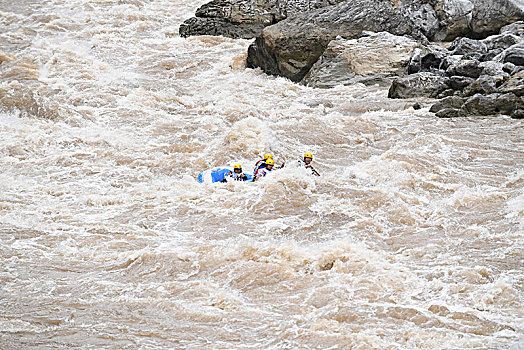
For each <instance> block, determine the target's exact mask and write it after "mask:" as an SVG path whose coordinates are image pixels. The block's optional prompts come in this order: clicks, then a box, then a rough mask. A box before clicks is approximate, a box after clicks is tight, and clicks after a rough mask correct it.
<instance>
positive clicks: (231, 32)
mask: <svg viewBox="0 0 524 350" xmlns="http://www.w3.org/2000/svg"><path fill="white" fill-rule="evenodd" d="M264 27H265V25H264V24H263V23H235V24H234V25H233V24H232V23H231V22H229V21H227V20H225V19H222V18H201V17H193V18H190V19H188V20H186V21H185V22H184V23H183V24H182V25H181V26H180V36H182V37H188V36H191V35H204V34H205V35H217V36H218V35H223V36H227V37H229V38H235V39H238V38H244V39H251V38H255V37H257V36H258V35H260V33H262V29H264Z"/></svg>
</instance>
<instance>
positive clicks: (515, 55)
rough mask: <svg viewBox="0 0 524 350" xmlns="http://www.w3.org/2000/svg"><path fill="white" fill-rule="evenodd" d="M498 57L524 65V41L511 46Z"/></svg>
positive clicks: (503, 60) (504, 60)
mask: <svg viewBox="0 0 524 350" xmlns="http://www.w3.org/2000/svg"><path fill="white" fill-rule="evenodd" d="M497 57H500V59H501V61H502V62H504V63H505V62H510V63H513V64H514V65H516V66H524V43H520V44H516V45H513V46H511V47H509V48H508V49H506V50H504V51H503V52H502V53H501V54H500V55H499V56H497Z"/></svg>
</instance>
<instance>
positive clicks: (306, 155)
mask: <svg viewBox="0 0 524 350" xmlns="http://www.w3.org/2000/svg"><path fill="white" fill-rule="evenodd" d="M304 158H311V159H313V154H311V152H307V153H305V154H304Z"/></svg>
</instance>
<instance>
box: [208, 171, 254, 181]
mask: <svg viewBox="0 0 524 350" xmlns="http://www.w3.org/2000/svg"><path fill="white" fill-rule="evenodd" d="M244 174H245V173H244ZM245 175H246V176H247V180H246V182H249V181H253V175H250V174H245ZM233 180H234V179H233V170H232V169H229V168H220V167H216V168H212V169H209V170H204V171H202V172H200V174H198V182H200V183H214V182H227V181H233Z"/></svg>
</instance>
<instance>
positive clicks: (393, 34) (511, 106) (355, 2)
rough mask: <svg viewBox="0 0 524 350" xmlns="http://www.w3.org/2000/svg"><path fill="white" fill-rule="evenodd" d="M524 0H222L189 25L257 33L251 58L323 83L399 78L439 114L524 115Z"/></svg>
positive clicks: (194, 29)
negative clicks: (425, 99) (430, 101)
mask: <svg viewBox="0 0 524 350" xmlns="http://www.w3.org/2000/svg"><path fill="white" fill-rule="evenodd" d="M523 21H524V3H523V2H522V1H520V0H494V1H485V0H412V1H408V0H387V1H386V0H352V1H342V0H294V1H293V0H287V1H286V0H214V1H211V2H209V3H207V4H205V5H203V6H202V7H200V8H199V9H198V10H197V11H196V14H195V17H193V18H190V19H188V20H187V21H185V22H184V24H183V25H182V26H181V27H180V35H181V36H183V37H187V36H190V35H223V36H228V37H232V38H248V39H249V38H255V40H254V42H253V44H252V45H251V46H250V47H249V49H248V57H247V66H248V67H251V68H256V67H260V68H261V69H262V70H263V71H265V72H266V73H268V74H272V75H278V76H283V77H287V78H289V79H290V80H292V81H295V82H300V83H302V84H305V85H308V86H313V87H318V88H330V87H333V86H336V85H341V84H342V85H350V84H356V83H363V84H379V85H382V86H386V87H387V86H389V97H390V98H416V97H426V98H432V99H438V100H437V101H436V102H435V103H434V104H433V105H432V107H431V109H430V111H431V112H434V113H435V114H436V115H437V116H438V117H460V116H488V115H489V116H491V115H501V114H502V115H509V116H511V117H513V118H524V22H523Z"/></svg>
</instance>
